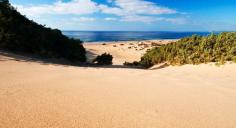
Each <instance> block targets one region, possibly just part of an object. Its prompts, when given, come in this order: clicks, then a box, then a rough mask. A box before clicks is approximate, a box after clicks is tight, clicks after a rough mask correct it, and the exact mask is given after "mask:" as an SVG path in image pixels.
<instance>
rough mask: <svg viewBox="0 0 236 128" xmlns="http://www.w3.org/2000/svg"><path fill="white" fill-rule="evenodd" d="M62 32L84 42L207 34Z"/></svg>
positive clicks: (175, 37) (204, 33)
mask: <svg viewBox="0 0 236 128" xmlns="http://www.w3.org/2000/svg"><path fill="white" fill-rule="evenodd" d="M63 34H64V35H66V36H68V37H70V38H74V39H81V40H82V41H84V42H108V41H131V40H132V41H133V40H155V39H180V38H183V37H187V36H191V35H194V34H197V35H202V36H204V35H208V34H210V33H209V32H158V31H155V32H154V31H151V32H146V31H145V32H133V31H132V32H129V31H63Z"/></svg>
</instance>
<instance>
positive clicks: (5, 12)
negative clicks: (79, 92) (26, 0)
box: [0, 0, 86, 62]
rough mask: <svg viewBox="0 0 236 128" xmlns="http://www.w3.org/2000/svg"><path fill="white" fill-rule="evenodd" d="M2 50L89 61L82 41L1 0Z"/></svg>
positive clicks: (0, 26)
mask: <svg viewBox="0 0 236 128" xmlns="http://www.w3.org/2000/svg"><path fill="white" fill-rule="evenodd" d="M0 48H2V49H8V50H10V51H13V52H24V53H31V54H36V55H40V56H43V57H49V58H52V57H55V58H65V59H68V60H70V61H79V62H84V61H86V57H85V53H86V52H85V49H84V47H83V45H82V42H81V41H80V40H74V39H69V38H68V37H66V36H64V35H63V34H62V33H61V31H60V30H57V29H55V30H53V29H50V28H46V27H44V26H42V25H39V24H37V23H35V22H33V21H31V20H28V19H27V18H26V17H25V16H22V15H21V14H20V13H18V12H17V11H16V9H14V8H13V7H12V6H11V5H10V4H9V2H8V1H7V0H0Z"/></svg>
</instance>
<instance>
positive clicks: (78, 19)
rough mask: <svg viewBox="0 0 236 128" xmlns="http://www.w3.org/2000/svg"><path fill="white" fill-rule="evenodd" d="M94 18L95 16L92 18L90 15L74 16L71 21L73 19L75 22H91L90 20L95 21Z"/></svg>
mask: <svg viewBox="0 0 236 128" xmlns="http://www.w3.org/2000/svg"><path fill="white" fill-rule="evenodd" d="M95 20H96V19H95V18H92V17H79V18H77V17H74V18H72V21H75V22H77V21H78V22H92V21H95Z"/></svg>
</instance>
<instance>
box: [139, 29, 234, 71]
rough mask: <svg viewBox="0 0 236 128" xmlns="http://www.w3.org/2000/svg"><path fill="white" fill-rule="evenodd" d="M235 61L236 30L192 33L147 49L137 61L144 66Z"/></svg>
mask: <svg viewBox="0 0 236 128" xmlns="http://www.w3.org/2000/svg"><path fill="white" fill-rule="evenodd" d="M226 61H234V62H235V61H236V32H224V33H220V34H218V35H215V34H211V35H209V36H205V37H203V36H198V35H193V36H191V37H187V38H183V39H181V40H179V41H177V42H175V43H171V44H166V45H162V46H160V47H156V48H154V49H152V50H150V51H148V52H147V53H146V54H145V55H144V56H143V57H142V58H141V61H140V62H139V63H140V64H141V65H143V66H144V67H147V68H148V67H151V66H153V65H155V64H160V63H164V62H167V63H169V64H170V65H184V64H201V63H208V62H217V63H220V64H224V63H225V62H226Z"/></svg>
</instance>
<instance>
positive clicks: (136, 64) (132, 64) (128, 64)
mask: <svg viewBox="0 0 236 128" xmlns="http://www.w3.org/2000/svg"><path fill="white" fill-rule="evenodd" d="M123 65H125V66H135V67H137V66H140V63H139V62H138V61H134V62H132V63H130V62H125V63H124V64H123Z"/></svg>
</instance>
